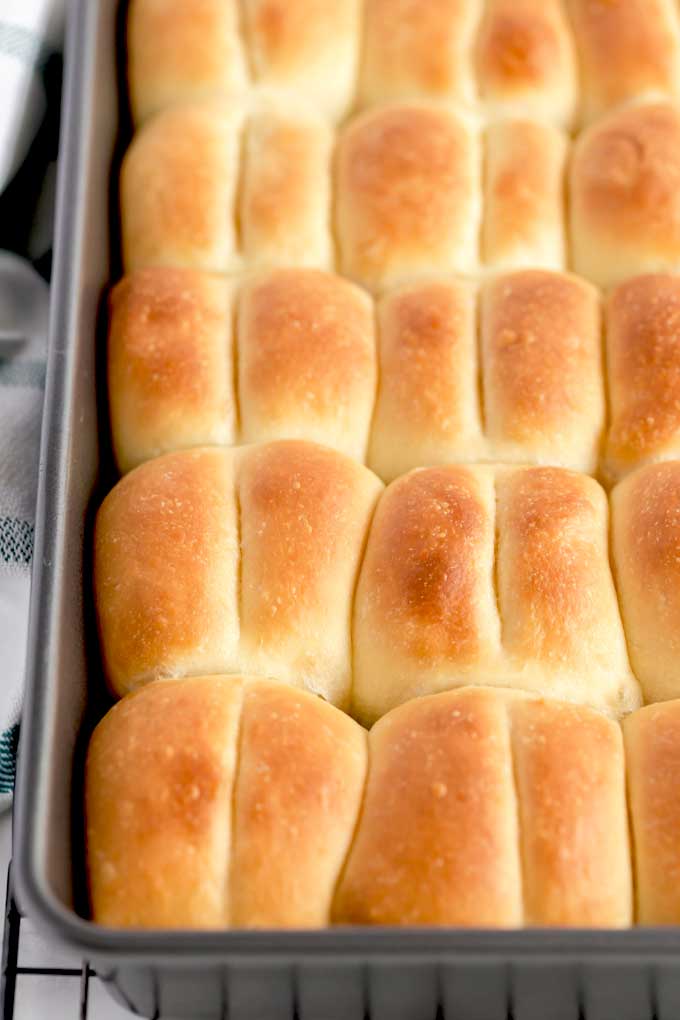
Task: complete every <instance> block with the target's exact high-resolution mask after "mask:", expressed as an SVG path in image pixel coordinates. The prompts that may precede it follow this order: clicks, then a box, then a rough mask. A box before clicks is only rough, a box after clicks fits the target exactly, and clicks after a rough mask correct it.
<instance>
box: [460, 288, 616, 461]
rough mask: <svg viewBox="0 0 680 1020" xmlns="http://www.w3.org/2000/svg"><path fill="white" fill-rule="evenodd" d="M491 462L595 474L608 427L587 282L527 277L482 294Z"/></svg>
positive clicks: (592, 295)
mask: <svg viewBox="0 0 680 1020" xmlns="http://www.w3.org/2000/svg"><path fill="white" fill-rule="evenodd" d="M480 333H481V350H482V388H483V397H484V411H483V413H484V420H485V428H486V439H487V447H488V455H487V456H488V459H495V460H497V461H504V462H513V461H514V462H518V461H519V462H524V463H539V464H541V463H542V464H560V465H563V466H565V467H571V468H575V469H577V470H579V471H585V472H587V473H594V471H595V469H596V467H597V463H598V458H599V452H600V443H601V440H602V433H603V430H604V421H605V395H604V386H603V379H602V375H603V373H602V349H601V348H602V345H601V336H600V334H601V328H600V308H599V299H598V294H597V291H596V290H595V288H594V287H592V286H591V285H590V284H588V283H587V282H586V281H585V280H581V279H579V278H578V277H576V276H569V275H566V274H561V273H549V272H543V271H541V270H524V271H521V272H516V273H508V274H505V275H502V276H497V277H495V278H494V279H492V280H489V281H488V282H487V283H486V284H485V285H484V287H483V288H482V300H481V323H480Z"/></svg>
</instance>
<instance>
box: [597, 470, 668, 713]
mask: <svg viewBox="0 0 680 1020" xmlns="http://www.w3.org/2000/svg"><path fill="white" fill-rule="evenodd" d="M611 501H612V549H613V555H614V567H615V570H616V579H617V585H618V589H619V596H620V599H621V611H622V615H623V622H624V626H625V628H626V637H627V639H628V649H629V652H630V660H631V663H632V665H633V669H634V670H635V674H636V676H637V678H638V679H639V681H640V684H641V686H642V692H643V694H644V697H645V701H666V700H669V699H671V698H677V697H678V696H680V461H667V462H666V463H664V464H651V465H649V466H648V467H643V468H640V469H639V470H638V471H635V472H633V473H632V474H630V475H628V477H627V478H624V480H623V481H622V482H620V483H619V485H617V486H616V488H615V489H614V490H613V492H612V496H611Z"/></svg>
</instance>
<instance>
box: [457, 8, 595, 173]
mask: <svg viewBox="0 0 680 1020" xmlns="http://www.w3.org/2000/svg"><path fill="white" fill-rule="evenodd" d="M485 6H486V10H485V14H484V17H483V19H482V22H481V25H480V29H479V34H478V38H477V80H478V83H479V91H480V96H481V99H482V101H483V103H484V105H485V107H486V110H487V112H488V113H491V114H501V115H503V116H508V115H510V116H517V115H522V116H528V117H531V118H532V119H534V118H535V119H540V120H545V121H551V122H552V123H554V124H558V125H563V126H565V127H566V126H569V124H570V123H571V120H572V118H573V115H574V107H575V103H576V60H575V56H574V49H573V44H572V39H571V34H570V32H569V27H568V25H567V21H566V18H565V14H564V10H563V6H562V3H561V2H560V0H487V3H486V5H485ZM527 165H530V164H529V161H527Z"/></svg>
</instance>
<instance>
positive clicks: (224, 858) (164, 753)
mask: <svg viewBox="0 0 680 1020" xmlns="http://www.w3.org/2000/svg"><path fill="white" fill-rule="evenodd" d="M242 697H243V685H242V682H241V680H240V679H238V678H235V677H215V676H209V677H196V678H193V679H191V680H163V681H158V682H157V683H155V684H151V685H150V686H148V687H146V688H144V690H142V691H139V692H138V693H137V694H134V695H131V696H130V697H128V698H125V699H123V701H120V702H119V703H118V704H117V705H115V706H114V707H113V708H112V709H111V710H110V711H109V712H108V713H107V715H106V716H105V717H104V718H103V719H102V721H101V722H100V723H99V725H98V726H97V729H96V730H95V732H94V734H93V736H92V739H91V741H90V746H89V749H88V754H87V762H86V767H85V817H86V834H87V855H88V877H89V884H90V902H91V906H92V916H93V920H94V921H96V922H97V923H98V924H105V925H109V926H111V927H114V928H223V927H225V926H226V925H227V924H228V923H229V917H230V907H229V887H228V881H227V877H228V876H227V871H226V865H227V862H228V860H229V854H230V847H231V842H232V833H231V801H232V793H233V787H234V776H235V771H236V750H237V746H236V745H237V733H238V724H239V717H240V713H241V701H242Z"/></svg>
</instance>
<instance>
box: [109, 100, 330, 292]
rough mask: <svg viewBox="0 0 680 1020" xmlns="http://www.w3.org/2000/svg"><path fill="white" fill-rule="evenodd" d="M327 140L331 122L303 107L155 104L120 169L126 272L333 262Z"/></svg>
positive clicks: (325, 264)
mask: <svg viewBox="0 0 680 1020" xmlns="http://www.w3.org/2000/svg"><path fill="white" fill-rule="evenodd" d="M331 146H332V133H331V131H330V129H329V127H328V126H327V125H326V124H324V123H323V122H322V121H321V120H318V119H316V118H314V117H312V116H311V115H308V114H305V113H298V112H296V113H294V114H291V113H288V112H282V110H281V109H280V108H276V107H272V108H262V109H256V110H253V111H251V112H250V113H248V111H247V110H246V109H245V107H244V106H243V104H242V106H241V107H240V108H239V112H238V113H237V112H235V109H227V110H222V109H221V108H220V107H219V106H217V105H215V104H211V103H204V104H196V105H189V106H177V107H173V108H170V109H167V110H164V111H162V112H161V113H159V114H158V115H157V116H156V117H154V118H152V119H151V120H150V121H149V122H148V123H147V124H145V125H144V126H143V127H142V129H141V130H140V131H139V132H137V134H136V135H135V136H134V138H133V140H132V144H131V145H130V148H129V149H128V151H127V153H126V155H125V158H124V160H123V165H122V168H121V195H120V202H121V220H122V234H123V261H124V264H125V268H126V270H127V271H130V270H133V269H137V268H140V267H143V266H149V265H174V266H188V267H191V268H195V269H204V270H208V271H213V272H227V271H233V270H234V269H238V268H239V267H240V266H242V265H251V264H256V265H260V264H265V265H271V264H276V265H284V264H290V265H314V266H321V267H323V266H328V265H330V262H331V258H332V244H331V239H330V234H329V229H328V217H329V207H330V180H329V177H330V161H331ZM237 225H238V229H237Z"/></svg>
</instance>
